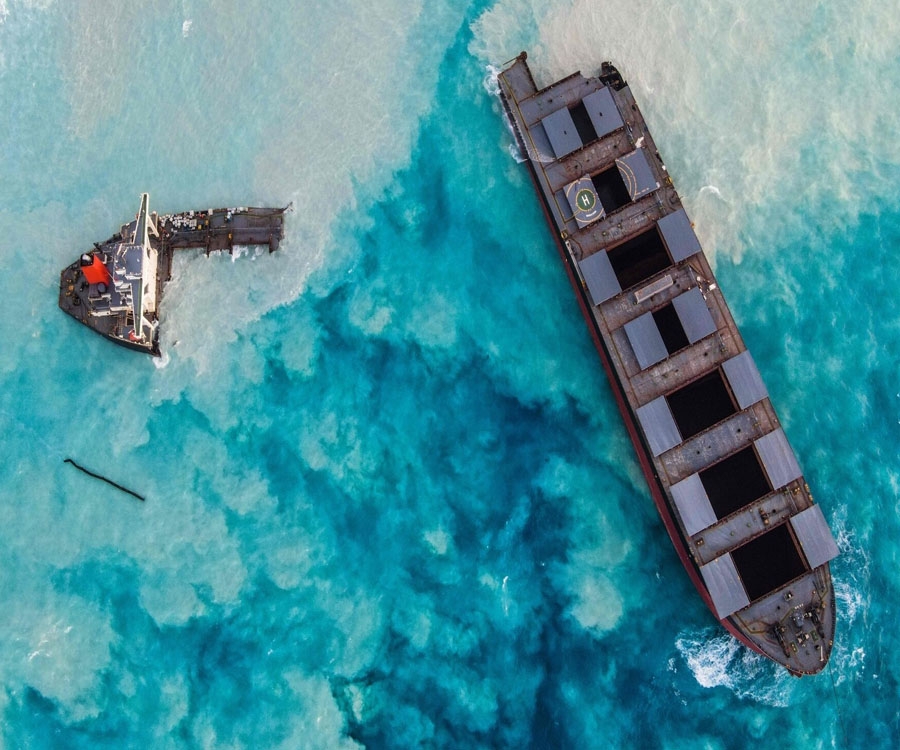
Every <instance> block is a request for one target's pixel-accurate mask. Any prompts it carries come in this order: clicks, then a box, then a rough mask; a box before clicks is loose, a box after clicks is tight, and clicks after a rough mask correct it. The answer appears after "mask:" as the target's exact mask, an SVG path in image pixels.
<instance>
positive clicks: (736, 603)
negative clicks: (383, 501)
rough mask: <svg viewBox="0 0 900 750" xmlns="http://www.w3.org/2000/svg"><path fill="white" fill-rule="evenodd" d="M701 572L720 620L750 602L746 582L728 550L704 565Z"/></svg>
mask: <svg viewBox="0 0 900 750" xmlns="http://www.w3.org/2000/svg"><path fill="white" fill-rule="evenodd" d="M700 574H701V575H702V576H703V580H704V582H705V583H706V588H708V589H709V595H710V596H711V597H712V601H713V606H714V607H715V608H716V614H717V615H718V616H719V619H720V620H721V619H724V618H726V617H728V615H733V614H734V613H735V612H737V611H738V610H739V609H743V608H744V607H746V606H747V605H748V604H750V599H749V598H748V597H747V592H746V591H745V590H744V584H743V583H741V577H740V576H739V575H738V572H737V568H736V567H735V566H734V560H732V558H731V555H730V554H729V553H727V552H726V553H725V554H724V555H722V556H721V557H717V558H716V559H715V560H710V561H709V562H708V563H706V565H702V566H701V567H700Z"/></svg>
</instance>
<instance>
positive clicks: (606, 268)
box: [578, 250, 622, 305]
mask: <svg viewBox="0 0 900 750" xmlns="http://www.w3.org/2000/svg"><path fill="white" fill-rule="evenodd" d="M578 267H579V268H580V269H581V275H582V276H584V282H585V284H587V288H588V292H590V295H591V300H592V301H593V303H594V304H595V305H599V304H600V303H601V302H605V301H606V300H608V299H609V298H610V297H615V296H616V295H617V294H618V293H619V292H621V291H622V285H621V284H619V280H618V279H617V278H616V272H615V271H613V267H612V263H610V262H609V256H608V255H607V254H606V250H601V251H600V252H599V253H594V254H593V255H589V256H588V257H587V258H585V259H584V260H582V261H580V262H579V263H578Z"/></svg>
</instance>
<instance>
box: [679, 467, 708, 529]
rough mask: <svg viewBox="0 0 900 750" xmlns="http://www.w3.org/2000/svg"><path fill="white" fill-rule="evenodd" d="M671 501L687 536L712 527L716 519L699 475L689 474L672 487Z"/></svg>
mask: <svg viewBox="0 0 900 750" xmlns="http://www.w3.org/2000/svg"><path fill="white" fill-rule="evenodd" d="M671 489H672V499H673V500H674V501H675V507H677V508H678V514H679V515H680V516H681V521H682V523H684V530H685V531H686V532H687V533H688V535H689V536H693V535H694V534H696V533H697V532H698V531H703V529H706V528H709V527H710V526H712V525H713V524H714V523H715V522H716V521H717V520H718V519H717V518H716V513H715V511H714V510H713V507H712V505H710V504H709V498H708V497H707V495H706V489H705V488H704V487H703V482H701V481H700V475H699V474H691V475H690V476H689V477H687V478H686V479H682V480H681V481H680V482H676V483H675V484H673V485H672V488H671Z"/></svg>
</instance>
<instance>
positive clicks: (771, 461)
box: [753, 428, 803, 490]
mask: <svg viewBox="0 0 900 750" xmlns="http://www.w3.org/2000/svg"><path fill="white" fill-rule="evenodd" d="M753 442H754V444H755V445H756V450H757V451H758V453H759V458H760V460H761V461H762V465H763V467H764V468H765V470H766V474H768V475H769V481H770V482H771V483H772V489H775V490H777V489H779V488H781V487H784V486H785V485H786V484H787V483H788V482H792V481H793V480H795V479H799V478H800V477H801V476H803V474H802V472H801V471H800V465H799V464H798V463H797V457H796V456H795V455H794V451H793V450H792V449H791V446H790V444H789V443H788V441H787V437H786V436H785V434H784V430H782V429H780V428H779V429H777V430H775V431H774V432H770V433H769V434H768V435H763V436H762V437H761V438H759V440H754V441H753Z"/></svg>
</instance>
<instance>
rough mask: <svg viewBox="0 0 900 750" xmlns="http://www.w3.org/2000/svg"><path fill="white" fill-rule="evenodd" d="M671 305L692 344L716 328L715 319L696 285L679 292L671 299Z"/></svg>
mask: <svg viewBox="0 0 900 750" xmlns="http://www.w3.org/2000/svg"><path fill="white" fill-rule="evenodd" d="M672 306H673V307H674V308H675V313H676V314H677V315H678V320H679V321H681V327H682V328H683V329H684V333H685V335H686V336H687V339H688V341H690V342H691V343H692V344H694V343H696V342H698V341H699V340H700V339H702V338H705V337H706V336H709V335H710V334H711V333H714V332H715V330H716V324H715V321H713V318H712V314H711V313H710V312H709V308H708V307H707V306H706V300H705V299H703V295H702V294H701V293H700V290H699V289H698V288H697V287H694V288H693V289H689V290H688V291H686V292H685V293H684V294H679V295H678V296H677V297H676V298H675V299H673V300H672Z"/></svg>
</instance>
